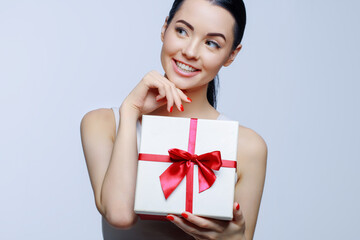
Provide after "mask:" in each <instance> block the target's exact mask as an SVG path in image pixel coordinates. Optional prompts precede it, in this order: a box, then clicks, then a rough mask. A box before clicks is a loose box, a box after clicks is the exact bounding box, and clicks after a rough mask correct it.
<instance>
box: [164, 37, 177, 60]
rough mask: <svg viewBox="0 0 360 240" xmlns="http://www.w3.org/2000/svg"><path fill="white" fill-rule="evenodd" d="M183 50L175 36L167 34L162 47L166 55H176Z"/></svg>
mask: <svg viewBox="0 0 360 240" xmlns="http://www.w3.org/2000/svg"><path fill="white" fill-rule="evenodd" d="M179 49H181V41H179V39H178V38H177V37H176V36H174V35H173V34H166V35H165V38H164V42H163V46H162V51H163V53H164V54H168V55H172V54H176V53H177V52H178V51H179Z"/></svg>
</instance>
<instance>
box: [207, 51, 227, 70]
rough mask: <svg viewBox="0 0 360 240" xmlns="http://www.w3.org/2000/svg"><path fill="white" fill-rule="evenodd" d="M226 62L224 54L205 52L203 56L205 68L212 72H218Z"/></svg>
mask: <svg viewBox="0 0 360 240" xmlns="http://www.w3.org/2000/svg"><path fill="white" fill-rule="evenodd" d="M224 63H225V58H224V56H219V55H217V54H212V53H208V54H205V55H204V58H203V65H204V68H205V69H206V70H207V71H210V72H213V71H214V72H218V71H219V70H220V68H221V67H222V66H223V64H224Z"/></svg>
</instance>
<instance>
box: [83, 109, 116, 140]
mask: <svg viewBox="0 0 360 240" xmlns="http://www.w3.org/2000/svg"><path fill="white" fill-rule="evenodd" d="M80 130H81V135H82V136H84V135H89V134H91V135H93V134H95V135H102V136H108V137H110V138H111V139H112V140H113V141H114V139H115V134H116V129H115V118H114V113H113V110H112V109H110V108H99V109H95V110H92V111H90V112H88V113H86V114H85V115H84V117H83V118H82V120H81V124H80Z"/></svg>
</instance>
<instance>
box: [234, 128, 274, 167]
mask: <svg viewBox="0 0 360 240" xmlns="http://www.w3.org/2000/svg"><path fill="white" fill-rule="evenodd" d="M267 152H268V149H267V144H266V142H265V140H264V139H263V138H262V137H261V136H260V135H259V134H258V133H257V132H255V131H254V130H252V129H250V128H247V127H244V126H241V125H239V136H238V163H239V166H240V169H241V168H244V167H245V168H247V167H249V166H258V167H261V168H265V167H266V161H267Z"/></svg>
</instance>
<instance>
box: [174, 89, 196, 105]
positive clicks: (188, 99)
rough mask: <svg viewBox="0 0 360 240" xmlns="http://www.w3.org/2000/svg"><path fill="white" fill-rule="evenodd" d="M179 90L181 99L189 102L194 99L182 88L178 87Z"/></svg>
mask: <svg viewBox="0 0 360 240" xmlns="http://www.w3.org/2000/svg"><path fill="white" fill-rule="evenodd" d="M184 91H185V90H184ZM177 92H178V93H179V96H180V98H181V100H183V101H184V102H188V103H191V102H192V100H191V99H190V98H189V97H188V96H186V95H185V93H184V92H183V91H181V90H180V89H178V88H177Z"/></svg>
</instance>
